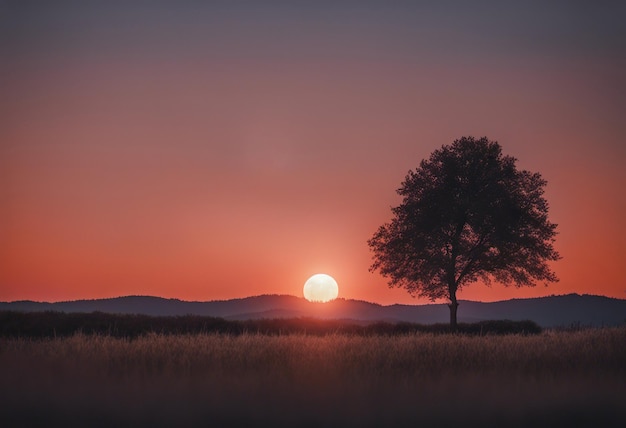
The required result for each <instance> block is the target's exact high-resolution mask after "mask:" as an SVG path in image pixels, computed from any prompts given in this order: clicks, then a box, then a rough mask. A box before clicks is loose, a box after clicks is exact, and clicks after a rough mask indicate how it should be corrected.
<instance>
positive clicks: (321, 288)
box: [303, 273, 339, 302]
mask: <svg viewBox="0 0 626 428" xmlns="http://www.w3.org/2000/svg"><path fill="white" fill-rule="evenodd" d="M303 292H304V298H305V299H307V300H308V301H309V302H330V301H331V300H335V299H336V298H337V296H338V295H339V286H338V285H337V281H335V279H334V278H333V277H332V276H330V275H326V274H325V273H318V274H315V275H313V276H312V277H310V278H309V279H307V280H306V282H305V283H304V289H303Z"/></svg>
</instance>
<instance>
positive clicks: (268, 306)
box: [0, 294, 626, 327]
mask: <svg viewBox="0 0 626 428" xmlns="http://www.w3.org/2000/svg"><path fill="white" fill-rule="evenodd" d="M0 310H12V311H22V312H36V311H59V312H94V311H99V312H109V313H122V314H146V315H205V316H213V317H221V318H226V319H231V320H245V319H260V318H297V317H313V318H321V319H344V320H354V321H358V322H373V321H388V322H403V321H404V322H414V323H420V324H432V323H446V322H448V317H449V312H448V307H447V305H445V304H427V305H389V306H383V305H379V304H376V303H369V302H363V301H358V300H345V299H337V300H334V301H332V302H328V303H311V302H308V301H306V300H305V299H303V298H300V297H295V296H279V295H264V296H255V297H246V298H243V299H233V300H222V301H209V302H187V301H182V300H178V299H163V298H160V297H151V296H126V297H116V298H111V299H97V300H76V301H69V302H57V303H45V302H33V301H16V302H0ZM494 319H509V320H514V321H519V320H527V319H530V320H533V321H535V322H536V323H538V324H539V325H541V326H542V327H557V326H570V325H573V324H580V325H582V326H595V327H599V326H615V325H624V324H626V300H623V299H613V298H609V297H604V296H592V295H578V294H568V295H563V296H550V297H541V298H533V299H512V300H504V301H500V302H491V303H483V302H473V301H461V302H460V307H459V321H460V322H475V321H481V320H494Z"/></svg>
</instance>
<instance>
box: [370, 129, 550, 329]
mask: <svg viewBox="0 0 626 428" xmlns="http://www.w3.org/2000/svg"><path fill="white" fill-rule="evenodd" d="M545 186H546V181H545V180H544V179H543V178H542V177H541V175H540V174H539V173H532V172H529V171H525V170H518V169H517V167H516V159H515V158H513V157H511V156H505V155H503V154H502V148H501V146H500V145H499V144H498V142H496V141H489V140H488V139H487V138H485V137H483V138H480V139H474V138H473V137H463V138H461V139H459V140H456V141H454V143H452V144H451V145H445V146H443V147H441V148H440V149H438V150H435V151H434V152H433V153H432V154H431V156H430V158H429V159H424V160H422V161H421V163H420V165H419V167H418V168H417V169H415V170H412V171H409V173H408V175H407V176H406V178H405V179H404V182H403V183H402V184H401V186H400V188H399V189H398V190H397V192H398V194H399V195H400V196H402V198H403V200H402V203H401V204H400V205H399V206H397V207H395V208H392V213H393V218H392V220H391V221H390V222H389V223H386V224H383V225H382V226H380V227H379V229H378V231H377V232H376V233H375V234H374V236H373V237H372V238H371V239H370V240H369V241H368V245H369V246H370V248H371V250H372V251H373V263H372V266H371V268H370V270H371V271H376V270H378V271H379V272H380V273H381V274H382V275H383V276H384V277H386V278H387V279H388V281H389V286H390V287H401V288H405V289H406V290H407V291H408V292H409V293H410V294H412V295H418V296H422V297H427V298H429V299H431V300H435V299H438V298H448V299H449V300H450V322H451V324H452V325H454V326H455V325H456V310H457V306H458V303H457V300H456V292H457V291H458V290H460V289H461V288H462V287H464V286H466V285H468V284H471V283H473V282H476V281H478V280H481V281H483V282H484V283H486V284H489V283H491V281H493V280H495V281H496V282H499V283H502V284H504V285H511V284H513V285H515V286H518V287H520V286H533V285H535V282H536V281H544V282H546V283H548V282H554V281H558V279H557V277H556V275H555V273H554V272H553V271H552V270H551V268H550V266H549V263H548V262H550V261H555V260H558V259H559V258H560V256H559V254H558V252H557V251H556V250H555V249H554V246H553V244H554V241H555V236H556V233H557V232H556V227H557V225H556V224H554V223H551V222H550V221H549V220H548V203H547V201H546V199H545V198H544V196H543V195H544V188H545Z"/></svg>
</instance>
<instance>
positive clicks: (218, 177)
mask: <svg viewBox="0 0 626 428" xmlns="http://www.w3.org/2000/svg"><path fill="white" fill-rule="evenodd" d="M35 4H36V3H35ZM157 4H158V6H151V7H148V6H145V5H144V6H134V7H133V8H129V7H128V6H122V5H112V3H110V4H108V5H100V6H97V7H96V6H86V5H81V4H80V3H72V2H60V3H59V5H58V7H55V8H52V7H51V6H46V3H45V2H41V4H40V5H38V6H32V7H27V6H21V3H20V2H8V3H7V5H5V6H2V7H3V8H4V11H2V10H0V28H3V35H4V37H0V49H1V50H0V53H1V55H2V57H4V58H6V59H7V61H3V64H4V65H3V68H4V70H3V71H2V73H1V74H0V93H1V94H3V95H2V96H1V97H0V242H1V245H0V300H3V301H6V300H21V299H32V300H44V301H58V300H70V299H79V298H100V297H112V296H118V295H128V294H146V295H156V296H163V297H175V298H180V299H184V300H214V299H227V298H234V297H244V296H249V295H258V294H293V295H301V292H302V286H303V284H304V281H305V280H306V279H307V278H308V277H309V276H310V275H312V274H314V273H318V272H324V273H328V274H330V275H332V276H334V277H335V278H336V279H337V281H338V283H339V295H340V297H344V298H354V299H360V300H367V301H373V302H379V303H383V304H391V303H427V301H425V300H418V299H413V298H411V297H410V296H409V295H408V294H407V293H406V292H404V291H403V290H390V289H388V288H387V286H386V283H385V280H384V279H383V278H381V277H380V276H379V275H378V274H372V273H369V272H368V267H369V265H370V262H371V256H370V253H369V249H368V247H367V245H366V241H367V239H369V238H370V237H371V235H372V234H373V233H374V231H375V230H376V228H377V227H378V226H379V225H380V224H382V223H383V222H385V221H388V220H389V219H390V217H391V212H390V210H389V208H390V206H392V205H395V204H397V203H398V202H399V199H398V198H397V196H396V194H395V189H396V188H397V187H398V186H399V185H400V182H401V181H402V180H403V178H404V176H405V175H406V173H407V171H408V170H409V169H412V168H415V167H416V166H417V165H418V164H419V161H420V160H421V159H423V158H425V157H428V156H429V154H430V153H431V152H432V151H433V150H434V149H436V148H438V147H440V146H441V145H442V144H449V143H451V142H452V141H453V140H454V139H456V138H459V137H461V136H464V135H473V136H476V137H480V136H487V137H488V138H490V139H493V140H498V141H499V142H500V143H501V145H502V146H503V148H504V151H505V153H506V154H510V155H513V156H515V157H517V158H518V159H519V166H520V167H521V168H526V169H529V170H532V171H539V172H541V173H542V175H543V176H544V177H545V178H546V179H547V180H548V187H547V193H546V197H547V199H548V201H549V202H550V207H551V211H550V217H551V219H552V221H554V222H556V223H558V224H559V228H558V230H559V236H558V239H557V244H556V246H557V249H558V250H559V251H560V252H561V254H562V256H563V259H562V260H561V261H559V262H557V263H556V264H555V265H554V269H555V270H556V272H557V274H558V275H559V277H560V279H561V281H560V282H559V283H557V284H553V285H551V286H549V287H547V288H546V287H544V286H543V285H538V286H537V287H535V288H524V289H516V288H505V287H502V286H500V285H493V286H492V287H491V288H487V287H485V286H483V285H480V284H476V285H472V286H471V287H469V288H467V289H465V290H463V291H461V292H460V294H459V297H460V298H461V299H471V300H485V301H491V300H500V299H507V298H515V297H530V296H544V295H549V294H564V293H572V292H575V293H590V294H603V295H608V296H613V297H619V298H626V284H625V281H624V278H625V274H626V268H625V266H626V263H625V262H626V257H625V256H626V230H625V226H624V222H623V218H624V217H625V212H626V196H625V195H626V192H624V185H626V173H625V170H626V168H624V167H623V163H624V161H625V160H626V144H624V141H623V135H625V131H626V125H625V122H624V119H623V118H624V114H625V113H626V84H625V83H624V81H623V78H622V75H621V73H622V72H623V70H624V69H625V66H626V60H624V57H623V54H622V53H623V51H624V40H626V34H624V32H625V30H624V28H623V25H622V24H621V23H622V22H623V18H626V14H624V8H623V7H621V6H613V7H608V6H607V7H606V8H603V9H601V10H600V9H595V8H594V6H593V5H588V6H583V5H582V4H578V3H576V2H567V3H563V5H562V6H559V5H558V4H557V5H553V6H550V7H549V8H547V9H546V8H545V7H544V8H543V9H541V10H533V9H532V8H531V6H517V7H518V9H510V10H509V9H507V7H506V6H498V7H495V6H493V7H491V6H490V7H484V8H482V9H480V10H478V9H476V10H463V7H461V6H459V5H461V4H462V3H459V5H457V6H458V7H454V8H452V7H450V8H445V7H442V6H432V7H428V8H427V7H422V6H420V7H417V6H415V7H414V6H409V5H403V6H400V5H395V6H385V4H386V3H385V2H380V3H377V2H372V5H374V4H375V5H376V6H375V7H374V6H371V7H367V8H366V7H364V6H361V7H360V6H358V3H355V4H353V5H351V6H347V5H346V6H337V5H334V3H331V2H328V3H326V2H323V1H321V2H316V3H315V5H308V6H306V7H305V6H301V7H295V6H292V7H288V6H284V5H283V6H280V5H277V4H272V5H271V6H265V7H260V6H258V5H256V6H255V5H254V3H250V4H247V3H246V6H242V7H241V8H229V6H228V5H227V4H220V6H200V5H197V4H195V3H184V4H185V6H184V7H183V6H180V5H178V6H172V5H170V6H167V5H166V4H161V3H157ZM566 5H567V6H566ZM537 7H538V6H537ZM525 8H531V9H525ZM466 21H473V22H475V23H476V25H469V26H468V25H461V23H463V22H466ZM481 23H482V24H484V25H481ZM487 24H489V25H487ZM583 30H584V31H583Z"/></svg>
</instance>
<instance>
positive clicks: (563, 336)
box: [0, 328, 626, 427]
mask: <svg viewBox="0 0 626 428" xmlns="http://www.w3.org/2000/svg"><path fill="white" fill-rule="evenodd" d="M0 379H2V382H1V387H0V403H1V404H0V410H1V411H2V415H3V419H4V420H5V421H7V422H8V423H9V424H14V426H29V425H31V426H44V425H49V424H50V423H53V424H54V423H58V424H63V425H65V426H67V425H76V426H79V425H82V426H84V425H90V426H112V425H116V426H123V425H128V426H199V425H202V426H209V425H214V426H238V425H241V424H251V423H257V424H271V425H272V426H320V425H322V424H325V425H329V424H330V425H334V426H381V425H387V426H390V425H392V426H409V425H411V426H414V425H415V424H425V426H458V425H459V424H462V425H463V426H464V427H467V426H496V425H499V424H506V425H507V426H591V425H593V426H600V425H601V426H621V423H622V422H623V421H624V420H626V419H624V418H625V417H626V408H625V406H624V403H625V402H624V398H623V397H626V329H625V328H616V329H600V330H586V331H579V332H559V333H554V332H545V333H543V334H541V335H536V336H516V335H509V336H487V337H485V336H482V337H479V336H473V337H468V336H460V335H436V336H435V335H431V334H413V335H404V336H371V337H363V336H349V335H328V336H320V337H312V336H305V335H286V336H262V335H241V336H227V335H179V336H172V335H170V336H162V335H156V334H151V335H147V336H142V337H139V338H136V339H132V340H131V339H119V338H112V337H108V336H87V335H75V336H73V337H68V338H59V339H43V340H29V339H9V340H6V339H5V340H1V341H0ZM9 426H11V425H9Z"/></svg>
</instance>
